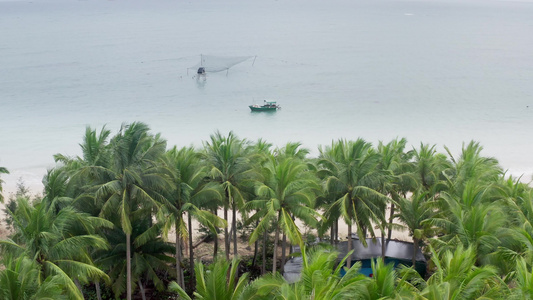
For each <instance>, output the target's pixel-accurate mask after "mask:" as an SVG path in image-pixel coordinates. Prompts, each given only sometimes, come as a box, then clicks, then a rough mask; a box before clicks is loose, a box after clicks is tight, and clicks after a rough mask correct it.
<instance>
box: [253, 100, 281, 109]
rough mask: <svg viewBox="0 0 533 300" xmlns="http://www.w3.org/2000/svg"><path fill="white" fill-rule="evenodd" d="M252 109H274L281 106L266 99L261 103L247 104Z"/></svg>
mask: <svg viewBox="0 0 533 300" xmlns="http://www.w3.org/2000/svg"><path fill="white" fill-rule="evenodd" d="M249 107H250V109H251V110H252V111H276V110H278V109H280V108H281V107H280V106H279V105H277V104H276V102H272V101H266V100H265V103H264V104H263V105H259V104H253V105H250V106H249Z"/></svg>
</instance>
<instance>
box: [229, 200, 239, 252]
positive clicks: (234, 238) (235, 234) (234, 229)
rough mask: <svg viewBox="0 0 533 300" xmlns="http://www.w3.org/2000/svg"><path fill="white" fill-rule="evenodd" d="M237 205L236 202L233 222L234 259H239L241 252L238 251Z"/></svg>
mask: <svg viewBox="0 0 533 300" xmlns="http://www.w3.org/2000/svg"><path fill="white" fill-rule="evenodd" d="M236 205H237V204H236V203H235V201H234V202H233V216H232V220H231V226H232V227H233V257H237V256H238V255H239V251H238V250H237V207H235V206H236Z"/></svg>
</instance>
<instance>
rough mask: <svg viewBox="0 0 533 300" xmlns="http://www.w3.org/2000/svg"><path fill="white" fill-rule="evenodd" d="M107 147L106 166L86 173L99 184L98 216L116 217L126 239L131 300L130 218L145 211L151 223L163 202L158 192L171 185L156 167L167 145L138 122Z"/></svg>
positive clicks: (89, 168)
mask: <svg viewBox="0 0 533 300" xmlns="http://www.w3.org/2000/svg"><path fill="white" fill-rule="evenodd" d="M110 147H111V150H110V151H111V162H110V164H109V166H90V167H88V168H86V170H87V172H90V173H91V175H92V176H94V177H95V181H97V182H99V184H98V185H96V187H95V188H96V193H95V197H96V201H98V202H100V203H102V209H101V213H100V216H102V217H104V218H110V219H111V218H112V216H115V215H118V216H119V220H117V223H116V226H117V227H119V228H121V229H122V230H123V232H124V234H125V237H126V262H127V271H126V278H127V281H126V286H127V287H126V296H127V299H128V300H131V295H132V271H131V259H132V252H131V247H132V242H131V234H132V219H133V216H137V217H138V214H139V213H140V212H144V213H146V215H145V216H144V218H147V219H148V220H150V221H151V220H152V212H154V211H155V212H157V211H158V210H159V207H160V206H161V204H160V203H161V202H162V199H164V197H163V196H162V195H161V192H162V191H163V190H165V189H168V188H169V187H170V186H171V183H170V182H169V181H168V177H167V176H164V175H163V173H162V170H161V168H160V167H159V165H158V164H159V162H160V159H161V158H162V157H163V155H164V153H165V151H166V149H165V148H166V142H165V141H164V140H162V139H161V138H160V137H159V136H158V135H156V136H153V135H151V134H150V133H149V128H148V126H147V125H145V124H143V123H139V122H137V123H132V124H129V125H123V126H122V128H121V130H120V132H119V133H118V134H116V135H115V136H114V137H113V139H112V140H111V142H110Z"/></svg>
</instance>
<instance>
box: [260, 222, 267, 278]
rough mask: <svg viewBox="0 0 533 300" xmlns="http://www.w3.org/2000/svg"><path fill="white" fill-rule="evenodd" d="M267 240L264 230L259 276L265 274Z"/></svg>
mask: <svg viewBox="0 0 533 300" xmlns="http://www.w3.org/2000/svg"><path fill="white" fill-rule="evenodd" d="M267 239H268V235H267V232H266V230H265V232H263V249H262V252H263V255H262V262H261V275H264V274H265V273H266V261H267V258H266V257H267V241H268V240H267Z"/></svg>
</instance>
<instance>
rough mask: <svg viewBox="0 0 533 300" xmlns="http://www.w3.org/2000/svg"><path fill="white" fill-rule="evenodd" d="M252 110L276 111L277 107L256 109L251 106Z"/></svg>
mask: <svg viewBox="0 0 533 300" xmlns="http://www.w3.org/2000/svg"><path fill="white" fill-rule="evenodd" d="M249 107H250V110H252V111H276V110H277V109H278V108H277V107H255V106H253V105H250V106H249Z"/></svg>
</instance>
